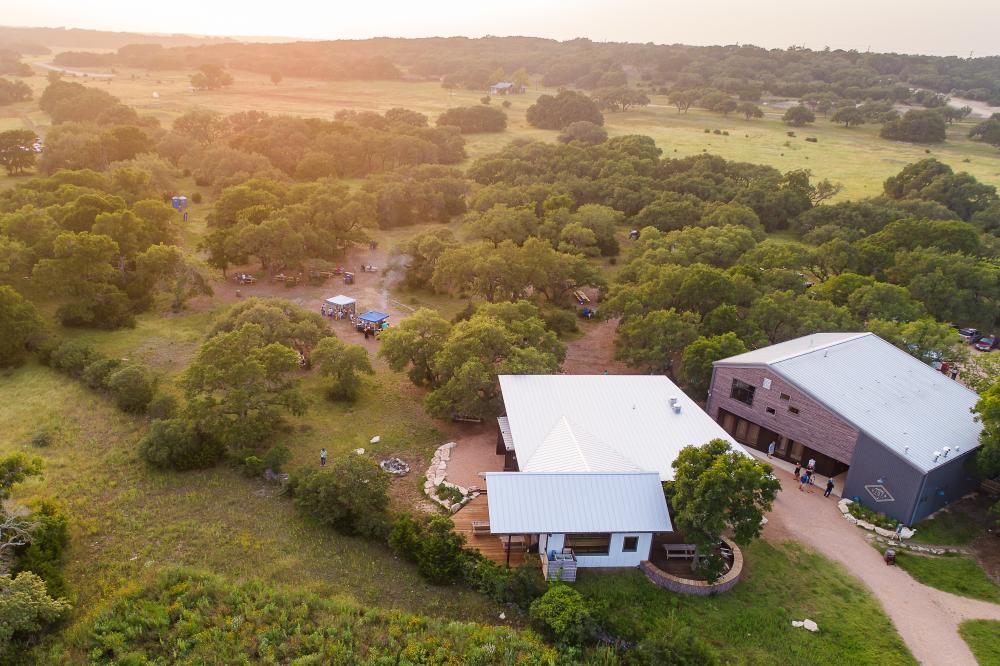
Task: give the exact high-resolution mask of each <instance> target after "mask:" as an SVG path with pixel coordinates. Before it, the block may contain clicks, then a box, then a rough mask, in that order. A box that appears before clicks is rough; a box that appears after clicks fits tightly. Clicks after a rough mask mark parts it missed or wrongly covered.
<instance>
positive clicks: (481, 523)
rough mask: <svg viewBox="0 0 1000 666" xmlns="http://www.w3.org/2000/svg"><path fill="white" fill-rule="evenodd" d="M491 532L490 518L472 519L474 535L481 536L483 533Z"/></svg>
mask: <svg viewBox="0 0 1000 666" xmlns="http://www.w3.org/2000/svg"><path fill="white" fill-rule="evenodd" d="M489 533H490V521H488V520H473V521H472V534H473V535H474V536H480V535H483V534H489Z"/></svg>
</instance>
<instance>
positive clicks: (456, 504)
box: [451, 502, 462, 513]
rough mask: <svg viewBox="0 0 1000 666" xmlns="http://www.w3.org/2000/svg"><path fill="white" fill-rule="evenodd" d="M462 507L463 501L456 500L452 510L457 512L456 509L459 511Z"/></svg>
mask: <svg viewBox="0 0 1000 666" xmlns="http://www.w3.org/2000/svg"><path fill="white" fill-rule="evenodd" d="M461 508H462V503H461V502H455V503H454V504H452V505H451V512H452V513H455V512H456V511H458V510H459V509H461Z"/></svg>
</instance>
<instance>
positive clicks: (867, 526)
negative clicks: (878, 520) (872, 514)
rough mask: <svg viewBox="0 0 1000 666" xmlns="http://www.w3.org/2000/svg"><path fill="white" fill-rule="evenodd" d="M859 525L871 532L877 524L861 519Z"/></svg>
mask: <svg viewBox="0 0 1000 666" xmlns="http://www.w3.org/2000/svg"><path fill="white" fill-rule="evenodd" d="M858 527H863V528H865V529H866V530H868V531H869V532H870V531H872V530H874V529H875V526H874V525H872V524H871V523H869V522H868V521H867V520H859V521H858Z"/></svg>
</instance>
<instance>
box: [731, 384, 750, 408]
mask: <svg viewBox="0 0 1000 666" xmlns="http://www.w3.org/2000/svg"><path fill="white" fill-rule="evenodd" d="M756 390H757V388H756V387H754V386H751V385H750V384H747V383H746V382H741V381H740V380H738V379H734V380H733V388H732V390H731V391H730V392H729V397H730V398H733V399H735V400H739V401H740V402H742V403H745V404H747V405H751V406H752V405H753V394H754V392H755V391H756Z"/></svg>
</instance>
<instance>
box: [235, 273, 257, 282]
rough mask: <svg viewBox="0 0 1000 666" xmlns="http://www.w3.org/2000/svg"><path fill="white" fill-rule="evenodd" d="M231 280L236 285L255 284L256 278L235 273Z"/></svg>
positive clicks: (246, 274)
mask: <svg viewBox="0 0 1000 666" xmlns="http://www.w3.org/2000/svg"><path fill="white" fill-rule="evenodd" d="M233 280H234V281H236V283H237V284H254V283H255V282H257V278H255V277H254V276H252V275H250V274H248V273H237V274H236V275H234V276H233Z"/></svg>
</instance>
